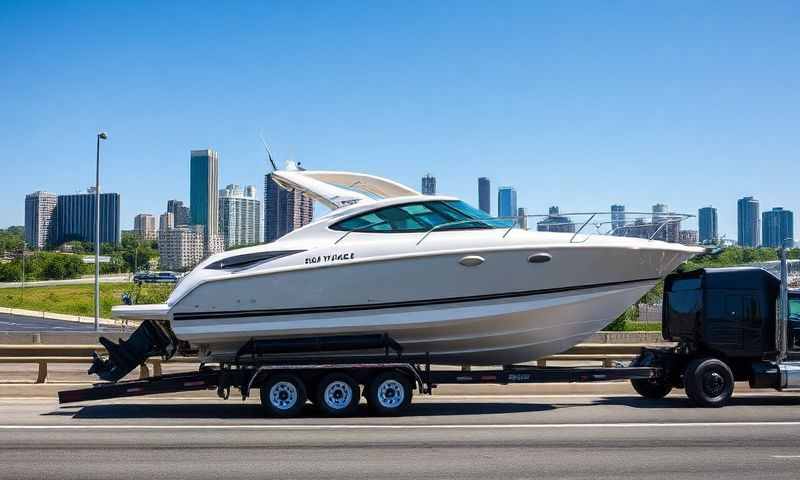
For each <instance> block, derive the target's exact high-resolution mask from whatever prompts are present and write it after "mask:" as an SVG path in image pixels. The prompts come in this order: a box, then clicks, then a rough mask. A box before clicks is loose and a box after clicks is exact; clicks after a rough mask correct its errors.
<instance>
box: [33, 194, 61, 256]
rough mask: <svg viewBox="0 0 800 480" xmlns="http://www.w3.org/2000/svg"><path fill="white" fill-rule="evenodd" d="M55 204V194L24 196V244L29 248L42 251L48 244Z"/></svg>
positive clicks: (56, 200)
mask: <svg viewBox="0 0 800 480" xmlns="http://www.w3.org/2000/svg"><path fill="white" fill-rule="evenodd" d="M57 202H58V197H57V196H56V194H55V193H49V192H42V191H39V192H33V193H29V194H28V195H25V243H26V244H27V245H28V246H29V247H30V248H38V249H42V248H44V247H45V246H47V244H48V243H49V242H50V236H51V233H52V232H51V221H52V218H53V211H54V210H55V208H56V203H57Z"/></svg>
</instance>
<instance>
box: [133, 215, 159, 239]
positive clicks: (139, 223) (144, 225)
mask: <svg viewBox="0 0 800 480" xmlns="http://www.w3.org/2000/svg"><path fill="white" fill-rule="evenodd" d="M133 234H134V235H135V236H136V238H137V239H138V240H140V241H152V240H155V239H156V217H154V216H152V215H150V214H149V213H140V214H139V215H136V216H135V217H133Z"/></svg>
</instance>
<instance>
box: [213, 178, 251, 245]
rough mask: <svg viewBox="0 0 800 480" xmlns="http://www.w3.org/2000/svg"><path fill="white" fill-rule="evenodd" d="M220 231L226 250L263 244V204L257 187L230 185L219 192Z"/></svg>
mask: <svg viewBox="0 0 800 480" xmlns="http://www.w3.org/2000/svg"><path fill="white" fill-rule="evenodd" d="M219 230H220V233H221V234H222V238H223V239H224V241H225V248H231V247H236V246H239V245H253V244H256V243H261V202H260V201H259V200H258V199H257V198H256V187H255V186H253V185H248V186H247V187H246V188H245V190H244V192H242V189H241V188H239V185H228V186H227V187H225V189H223V190H220V191H219Z"/></svg>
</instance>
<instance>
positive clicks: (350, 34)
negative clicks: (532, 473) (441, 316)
mask: <svg viewBox="0 0 800 480" xmlns="http://www.w3.org/2000/svg"><path fill="white" fill-rule="evenodd" d="M100 5H101V4H96V3H93V2H92V1H87V2H83V3H80V4H69V5H67V4H53V5H50V6H48V8H47V9H46V10H47V11H46V13H45V12H41V11H39V10H38V9H37V8H36V7H35V6H34V5H32V4H26V3H24V2H12V3H4V4H3V5H2V6H0V25H2V26H3V29H4V32H5V33H6V37H7V38H8V45H7V48H5V49H3V50H2V51H0V58H1V59H2V60H3V64H4V65H5V66H6V71H8V72H13V74H9V75H4V76H2V78H0V87H2V89H3V91H6V92H22V93H24V94H20V95H9V96H7V98H5V103H4V113H6V115H4V116H3V118H1V119H0V123H2V128H3V132H4V135H3V136H2V137H0V148H2V149H3V152H4V159H3V167H4V174H5V175H6V176H8V177H9V178H11V179H12V180H13V181H12V182H9V184H8V185H7V186H6V188H4V190H3V191H2V193H0V225H2V226H9V225H22V224H23V222H24V212H23V209H22V207H21V206H20V202H21V200H20V199H22V198H23V197H24V196H25V195H26V194H28V193H30V192H32V191H36V190H47V191H52V192H61V193H70V192H74V191H75V190H76V189H77V188H79V187H82V186H83V185H86V184H91V183H93V181H94V153H95V151H94V150H95V141H96V134H97V132H98V131H100V130H107V131H108V133H109V139H108V140H107V141H105V142H103V143H102V146H101V185H102V189H103V191H107V192H112V191H114V192H120V193H121V194H122V195H123V196H124V197H125V201H124V202H123V204H122V206H121V208H122V212H121V217H122V219H123V228H124V229H126V230H128V229H130V228H131V227H132V221H133V217H134V215H135V214H136V213H138V212H152V213H156V212H160V211H162V208H163V206H162V205H163V201H164V200H165V199H166V198H165V197H166V195H161V192H169V198H179V199H184V200H186V201H187V203H188V199H189V189H188V182H185V181H183V178H184V177H185V176H186V170H185V169H186V164H187V161H188V159H187V158H186V153H185V152H186V150H187V149H191V148H199V147H202V146H204V145H210V146H213V148H215V149H216V150H217V151H219V152H220V153H221V155H223V156H224V158H225V159H226V160H225V162H224V165H221V167H220V168H221V171H220V178H231V179H234V178H235V179H237V180H238V181H241V182H243V183H254V184H257V185H260V184H261V181H262V180H261V178H260V177H261V176H263V175H264V174H265V173H267V172H268V171H269V170H268V167H267V165H266V162H265V161H264V155H263V146H262V145H261V142H260V140H259V133H260V132H263V134H264V137H265V139H266V140H267V141H268V142H269V143H270V145H271V146H272V148H273V154H274V156H275V157H276V158H287V157H291V158H293V159H296V160H299V161H302V162H303V164H304V165H305V166H306V167H307V168H309V169H326V170H349V171H358V172H365V173H369V174H374V175H379V176H383V177H387V178H391V179H393V180H396V181H398V182H400V183H402V184H404V185H409V186H416V185H418V182H419V176H420V175H421V174H424V173H425V172H426V171H429V170H435V171H433V172H432V173H434V174H435V175H437V176H438V179H439V181H440V185H439V190H440V192H441V193H443V194H448V195H453V196H456V197H459V198H462V199H464V200H465V201H467V202H469V203H471V204H473V205H476V206H477V205H478V198H477V192H476V191H475V190H476V189H475V188H474V184H475V177H478V176H484V177H487V178H490V179H491V181H492V183H493V185H514V186H516V188H517V190H518V192H519V198H518V203H519V204H520V205H524V206H525V207H527V208H528V211H529V212H530V213H531V214H534V213H537V214H541V213H546V211H547V207H548V206H549V205H551V204H554V203H557V204H559V205H560V206H561V209H562V210H563V211H586V210H606V209H607V208H608V205H611V204H614V203H620V202H621V203H624V204H625V205H626V206H627V207H628V208H629V209H630V210H632V211H633V210H639V211H641V210H646V209H647V208H648V206H650V205H652V204H653V203H655V202H664V203H667V204H669V205H670V207H671V208H672V209H673V210H674V211H676V212H682V213H693V214H694V213H696V212H697V210H698V208H699V207H701V206H703V205H708V204H712V205H714V206H716V207H717V208H718V213H719V233H720V235H721V236H722V235H724V236H726V237H727V238H736V234H737V232H736V200H737V199H738V198H741V197H742V196H747V195H752V196H755V197H756V198H758V199H759V200H760V201H761V203H762V205H764V206H775V205H780V206H783V207H784V208H786V209H788V210H792V211H800V198H799V197H798V196H797V195H796V194H795V190H796V187H795V183H796V180H795V179H794V178H793V177H792V175H782V174H781V173H780V172H783V171H792V169H793V168H794V165H795V164H796V162H797V158H796V152H797V151H800V138H798V137H797V135H796V134H795V132H794V125H796V124H798V123H800V108H798V106H800V98H799V97H798V95H797V88H796V79H797V78H800V75H799V74H800V66H799V65H798V64H797V62H794V61H792V60H791V58H794V57H795V56H796V55H795V52H796V51H797V47H798V45H800V38H798V37H799V35H798V31H797V29H795V28H794V25H793V24H791V22H787V21H786V19H787V18H793V16H794V15H795V14H796V13H795V10H794V9H795V7H794V6H793V5H792V4H789V3H782V4H775V5H770V6H769V8H767V7H764V6H762V5H757V4H745V3H737V2H734V3H732V4H729V5H727V6H726V9H725V14H724V15H720V13H719V9H718V8H717V7H715V6H714V5H707V4H706V5H704V4H692V5H686V6H682V7H681V8H676V7H675V6H674V5H670V4H661V5H656V6H653V5H644V4H635V3H624V2H623V3H615V4H614V5H608V6H605V7H603V8H601V7H599V6H592V7H590V8H586V7H585V6H583V5H578V4H568V3H567V4H559V5H542V4H537V3H536V2H528V3H515V4H514V6H513V10H514V14H513V15H503V14H504V13H507V9H506V8H505V7H502V6H500V5H492V4H488V3H487V4H471V5H462V6H460V8H459V9H458V11H457V14H455V15H454V13H453V11H452V9H451V8H447V7H446V6H443V5H438V4H427V5H424V6H420V8H419V9H409V10H406V11H394V10H392V9H385V11H384V9H380V8H368V9H364V11H358V12H356V9H355V8H354V7H353V6H347V5H346V6H338V7H334V6H333V5H320V6H318V8H315V9H305V10H303V11H302V12H300V11H299V10H298V9H296V8H293V7H291V6H288V5H285V4H273V3H269V4H258V3H255V4H248V5H238V6H222V5H209V6H207V8H202V9H199V8H198V9H186V8H183V7H181V6H179V5H172V4H151V5H149V6H148V7H147V8H138V7H137V6H135V5H128V4H124V3H116V4H102V8H99V7H100ZM101 11H102V14H100V13H99V12H101ZM356 13H358V14H357V15H356ZM176 16H179V17H180V18H182V19H183V21H184V22H186V24H191V25H194V26H196V27H198V28H201V27H206V28H207V30H209V31H210V33H209V34H208V35H197V34H196V30H195V29H179V30H176V29H174V28H172V26H171V25H170V22H169V21H168V19H170V18H176ZM501 17H502V18H503V21H502V22H501V23H498V21H497V19H498V18H501ZM700 18H702V19H708V22H710V23H707V22H694V21H687V19H700ZM487 19H490V21H487ZM109 25H113V28H110V27H109ZM264 25H269V26H270V27H269V28H264ZM610 25H613V26H614V28H610V27H609V26H610ZM742 32H747V34H746V35H743V34H742ZM365 38H369V39H370V41H369V42H366V45H365V42H364V39H365ZM587 39H591V41H588V40H587ZM131 42H133V44H135V47H136V48H131V45H132V43H131ZM110 51H113V52H114V55H112V56H109V55H106V54H105V53H107V52H110ZM30 52H36V53H35V54H31V53H30ZM443 56H445V57H446V58H447V59H448V62H446V63H442V62H441V61H440V60H439V59H441V58H442V57H443ZM253 58H269V59H270V61H269V62H253ZM340 59H348V60H347V61H338V60H340ZM520 59H525V61H520ZM209 65H215V67H214V68H209ZM465 71H469V72H476V74H475V75H469V76H465V75H463V72H465ZM42 72H47V75H42V74H41V73H42ZM165 72H168V74H165ZM198 72H204V74H203V75H198ZM233 72H237V73H236V74H233ZM276 72H281V74H280V75H276V74H275V73H276ZM265 85H269V88H264V87H263V86H265ZM386 112H392V113H391V115H387V114H386ZM400 139H402V148H400V146H399V141H400ZM410 152H413V154H410ZM656 187H658V189H659V191H658V192H657V193H656V192H654V189H655V188H656ZM492 203H494V200H492Z"/></svg>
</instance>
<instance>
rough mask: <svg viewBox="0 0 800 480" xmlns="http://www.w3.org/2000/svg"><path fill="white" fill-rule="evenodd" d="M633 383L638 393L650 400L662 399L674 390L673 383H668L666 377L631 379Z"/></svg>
mask: <svg viewBox="0 0 800 480" xmlns="http://www.w3.org/2000/svg"><path fill="white" fill-rule="evenodd" d="M631 385H633V389H634V390H636V393H638V394H639V395H641V396H642V397H644V398H647V399H650V400H660V399H662V398H664V397H666V396H667V395H668V394H669V392H671V391H672V385H670V384H668V383H666V382H665V381H664V379H654V380H649V379H643V378H637V379H633V380H631Z"/></svg>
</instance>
